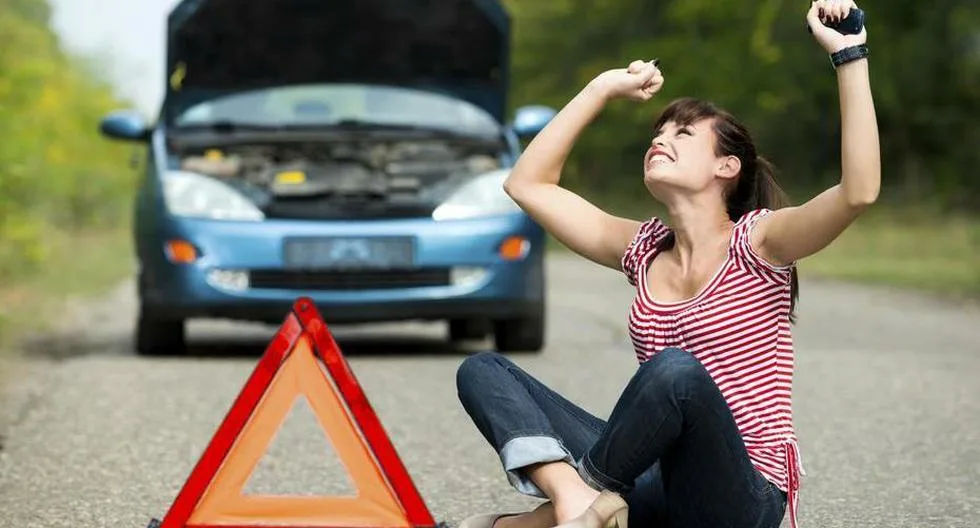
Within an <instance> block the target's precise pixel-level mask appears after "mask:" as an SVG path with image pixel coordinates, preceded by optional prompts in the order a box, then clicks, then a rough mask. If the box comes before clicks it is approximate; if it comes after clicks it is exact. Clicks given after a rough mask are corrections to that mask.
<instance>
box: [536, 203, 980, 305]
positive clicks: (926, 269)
mask: <svg viewBox="0 0 980 528" xmlns="http://www.w3.org/2000/svg"><path fill="white" fill-rule="evenodd" d="M589 198H590V199H591V200H592V201H593V202H594V203H596V204H597V205H599V206H600V207H603V208H604V209H605V210H607V211H611V212H614V213H615V214H618V215H623V216H626V217H629V218H636V219H643V218H649V217H650V216H652V215H654V214H657V215H662V214H663V212H662V211H660V210H657V209H655V208H654V206H652V205H650V204H649V202H647V201H646V200H643V201H640V200H637V199H636V198H624V197H622V196H607V197H603V196H590V197H589ZM548 247H549V249H551V250H554V251H567V249H566V248H565V247H564V246H562V245H561V244H560V243H558V242H557V241H555V240H554V239H553V238H550V237H549V239H548ZM800 275H801V277H803V278H823V279H835V280H843V281H849V282H856V283H864V284H876V285H886V286H893V287H899V288H903V289H910V290H918V291H922V292H927V293H930V294H939V295H943V296H952V297H956V298H969V299H980V216H969V215H965V214H951V213H948V212H943V211H936V210H934V209H929V208H923V209H921V210H914V209H911V208H908V207H900V206H889V205H879V206H876V207H874V208H872V209H871V210H869V211H868V212H867V213H866V214H865V215H864V216H862V217H861V218H859V219H858V220H857V221H856V222H855V223H854V224H853V225H851V226H850V227H849V228H848V229H847V230H846V231H844V233H843V234H842V235H841V236H840V237H838V238H837V239H836V240H835V241H834V242H833V243H832V244H830V246H828V247H827V248H825V249H824V250H823V251H821V252H819V253H817V254H816V255H813V256H811V257H809V258H806V259H803V260H802V261H801V262H800Z"/></svg>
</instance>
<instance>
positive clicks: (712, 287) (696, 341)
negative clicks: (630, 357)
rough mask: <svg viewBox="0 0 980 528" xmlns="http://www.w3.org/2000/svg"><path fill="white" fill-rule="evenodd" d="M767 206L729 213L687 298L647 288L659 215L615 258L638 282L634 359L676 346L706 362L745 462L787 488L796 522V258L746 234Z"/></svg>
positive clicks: (660, 230) (632, 320) (662, 229)
mask: <svg viewBox="0 0 980 528" xmlns="http://www.w3.org/2000/svg"><path fill="white" fill-rule="evenodd" d="M770 212H771V211H770V210H768V209H758V210H755V211H751V212H749V213H747V214H745V215H744V216H742V218H740V219H739V220H738V221H737V222H736V223H735V227H734V230H733V233H732V238H731V241H730V243H729V247H728V255H727V258H726V259H725V261H724V263H723V264H722V265H721V267H720V268H719V269H718V271H717V272H716V273H715V275H714V276H713V277H712V278H711V280H710V281H708V284H707V285H705V286H704V287H703V288H702V289H701V291H700V292H698V293H697V294H696V295H695V296H694V297H692V298H690V299H687V300H684V301H678V302H662V301H657V300H655V299H654V298H653V297H651V296H650V293H649V289H648V287H647V270H648V269H649V267H650V263H651V262H652V261H653V259H654V257H656V255H657V253H658V250H657V246H658V244H659V242H660V241H662V240H663V238H664V237H665V236H666V235H667V234H668V233H669V232H670V228H668V227H667V225H665V224H664V223H663V222H661V221H660V220H659V219H658V218H652V219H650V220H648V221H646V222H644V223H643V224H642V225H641V227H640V230H639V232H638V233H637V234H636V236H635V237H634V239H633V240H632V242H631V243H630V245H629V246H628V247H627V249H626V253H625V254H624V255H623V259H622V267H623V272H624V273H625V274H626V278H627V280H628V281H629V283H630V284H631V285H632V286H634V287H636V290H637V293H636V296H635V298H634V300H633V303H632V305H631V306H630V311H629V315H628V324H629V335H630V339H631V340H632V342H633V347H634V350H635V352H636V357H637V359H638V360H639V361H640V362H641V363H642V362H644V361H646V360H647V359H649V358H650V357H651V356H653V354H656V353H657V352H658V351H660V350H663V349H664V348H672V347H674V348H680V349H683V350H686V351H688V352H690V353H691V354H693V355H694V357H696V358H697V359H698V360H699V361H700V362H701V363H702V364H703V365H704V367H705V368H706V369H707V371H708V373H709V374H710V375H711V377H712V378H713V379H714V381H715V383H716V384H717V385H718V387H719V388H720V389H721V393H722V395H723V396H724V398H725V401H726V402H727V403H728V406H729V408H730V409H731V411H732V414H733V415H734V417H735V423H736V425H737V426H738V430H739V432H740V433H741V436H742V439H743V441H744V442H745V447H746V449H747V450H748V455H749V459H750V460H751V461H752V464H753V465H754V466H755V468H756V469H758V470H759V472H760V473H762V475H763V476H765V477H766V478H767V479H768V480H769V481H770V482H772V483H773V484H775V485H776V486H777V487H778V488H779V489H781V490H783V491H785V492H787V494H788V499H789V503H790V504H789V510H790V518H791V522H792V525H793V527H794V528H795V527H796V512H797V504H798V490H799V479H800V476H801V475H803V474H804V473H803V468H802V464H801V462H800V456H799V448H798V446H797V438H796V434H795V431H794V428H793V408H792V382H793V363H794V361H793V338H792V335H791V332H790V320H789V313H790V299H791V297H790V279H791V271H792V269H793V266H792V265H789V266H774V265H772V264H770V263H769V262H767V261H765V260H764V259H762V258H761V257H760V256H759V255H758V254H757V253H756V252H755V251H754V250H753V249H752V247H751V245H750V244H749V234H750V233H751V230H752V228H753V227H754V226H755V225H756V222H757V220H758V219H759V218H761V217H763V216H764V215H766V214H768V213H770Z"/></svg>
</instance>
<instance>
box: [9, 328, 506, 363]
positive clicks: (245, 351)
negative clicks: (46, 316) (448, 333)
mask: <svg viewBox="0 0 980 528" xmlns="http://www.w3.org/2000/svg"><path fill="white" fill-rule="evenodd" d="M433 328H435V329H436V330H435V331H433ZM276 329H277V328H276V327H264V326H254V325H253V326H247V325H246V326H243V327H240V328H236V327H232V328H221V327H218V328H207V327H205V328H203V329H198V331H197V332H189V336H188V344H187V348H186V350H184V351H183V352H179V353H177V354H174V355H173V356H171V357H184V358H189V359H215V358H218V359H220V358H238V359H253V358H254V359H257V358H259V357H260V356H261V355H262V354H263V353H264V352H265V349H266V347H267V346H268V345H269V342H270V341H271V339H272V337H273V335H274V334H275V332H276ZM331 331H332V332H333V335H334V338H335V339H336V341H337V344H338V345H339V346H340V349H341V351H342V352H343V354H344V355H345V356H350V357H358V356H372V357H386V356H391V357H395V356H411V357H423V356H457V355H469V354H473V353H475V352H479V351H481V350H487V349H489V348H491V347H492V346H493V344H492V342H491V341H489V340H484V341H467V342H458V343H452V342H450V341H449V340H448V339H447V338H446V337H445V334H444V332H442V331H439V327H438V325H436V326H434V327H433V326H430V327H428V328H423V329H422V331H421V332H420V330H419V329H418V328H408V329H403V330H399V329H398V328H394V329H392V328H390V327H389V328H385V327H379V328H374V327H371V326H368V327H363V326H355V327H353V328H346V327H344V326H338V327H336V328H332V329H331ZM20 348H21V349H22V351H23V352H24V353H25V354H26V355H28V356H33V357H42V358H45V359H51V360H68V359H73V358H78V357H83V356H106V355H111V356H121V355H134V356H135V355H136V352H135V349H134V347H133V339H132V331H131V330H128V331H118V332H112V333H102V334H96V333H86V332H59V333H47V334H43V335H36V336H33V337H29V338H27V339H25V340H24V341H23V342H22V343H21V345H20Z"/></svg>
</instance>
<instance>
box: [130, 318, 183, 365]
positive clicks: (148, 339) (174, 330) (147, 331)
mask: <svg viewBox="0 0 980 528" xmlns="http://www.w3.org/2000/svg"><path fill="white" fill-rule="evenodd" d="M186 349H187V330H186V328H185V326H184V321H183V320H180V319H177V320H173V319H156V318H154V317H152V316H151V315H149V314H147V313H146V312H143V311H141V312H140V315H139V319H138V320H137V321H136V353H137V354H139V355H141V356H177V355H181V354H183V353H184V352H185V350H186Z"/></svg>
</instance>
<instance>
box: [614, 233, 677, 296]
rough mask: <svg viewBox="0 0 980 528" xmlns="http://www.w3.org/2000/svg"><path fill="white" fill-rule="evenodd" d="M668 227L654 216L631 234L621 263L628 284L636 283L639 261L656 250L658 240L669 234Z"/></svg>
mask: <svg viewBox="0 0 980 528" xmlns="http://www.w3.org/2000/svg"><path fill="white" fill-rule="evenodd" d="M670 232H671V230H670V227H669V226H667V224H665V223H664V222H663V221H662V220H660V218H658V217H656V216H654V217H651V218H649V219H648V220H646V221H644V222H643V223H642V224H640V228H639V229H638V230H637V231H636V235H634V236H633V240H632V241H631V242H630V244H629V246H627V247H626V251H625V252H624V253H623V258H622V260H621V265H622V269H623V273H625V274H626V278H627V280H628V281H629V283H630V284H632V285H634V286H635V285H636V274H637V272H638V271H639V269H640V262H641V261H642V260H643V259H645V258H646V257H647V256H648V255H649V254H650V253H652V252H654V251H656V250H657V247H658V246H659V244H660V242H661V241H662V240H663V239H664V237H666V236H667V235H668V234H670Z"/></svg>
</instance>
